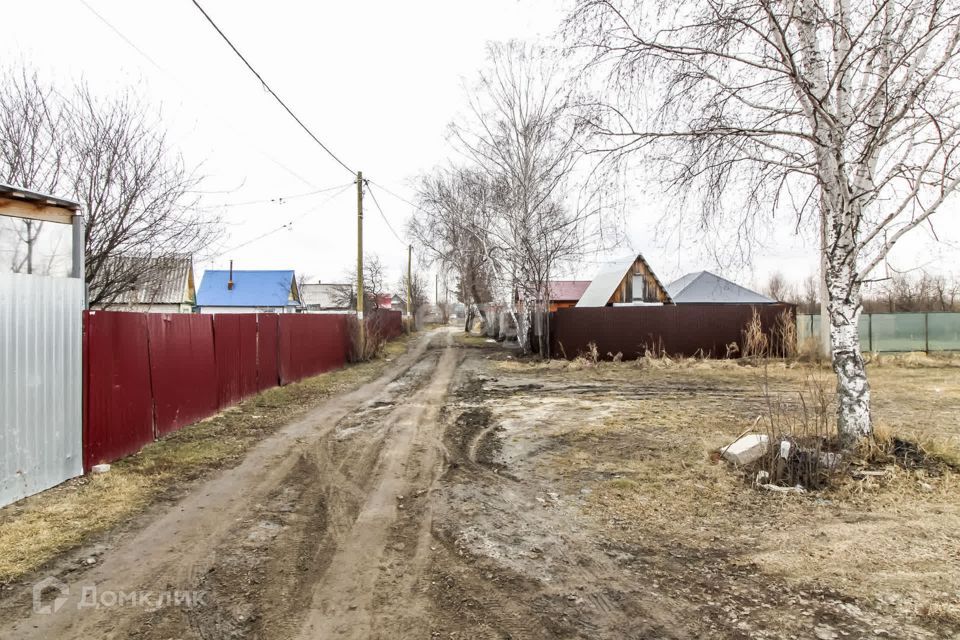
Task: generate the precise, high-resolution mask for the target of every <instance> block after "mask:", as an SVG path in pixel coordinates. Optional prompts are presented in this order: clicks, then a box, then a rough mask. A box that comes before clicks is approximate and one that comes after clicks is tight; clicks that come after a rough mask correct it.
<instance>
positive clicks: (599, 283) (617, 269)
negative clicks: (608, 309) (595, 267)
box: [577, 254, 670, 307]
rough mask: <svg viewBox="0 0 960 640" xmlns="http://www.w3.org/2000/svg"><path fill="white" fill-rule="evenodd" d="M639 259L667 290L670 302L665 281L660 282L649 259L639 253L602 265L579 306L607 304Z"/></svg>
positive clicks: (668, 299) (668, 298)
mask: <svg viewBox="0 0 960 640" xmlns="http://www.w3.org/2000/svg"><path fill="white" fill-rule="evenodd" d="M637 260H641V261H643V264H644V265H646V267H647V270H648V271H650V275H652V276H653V279H654V280H655V281H656V282H657V284H658V285H660V287H661V288H662V289H663V290H664V291H666V292H667V296H668V297H667V302H668V303H669V302H670V291H669V290H668V289H667V288H666V287H664V286H663V283H661V282H660V279H659V278H657V274H655V273H654V272H653V269H651V268H650V265H649V264H647V261H646V260H644V258H643V254H637V255H635V256H627V257H624V258H620V259H618V260H614V261H613V262H610V263H608V264H606V265H604V266H602V267H601V268H600V271H599V272H598V273H597V275H596V276H594V278H593V281H592V282H591V283H590V286H589V287H587V290H586V291H584V292H583V295H582V296H580V300H578V301H577V306H578V307H605V306H607V303H608V302H610V298H611V297H613V294H614V292H615V291H616V290H617V287H618V286H620V283H621V282H622V281H623V279H624V277H625V276H626V275H627V273H628V272H629V271H630V269H631V268H632V267H633V263H634V262H636V261H637Z"/></svg>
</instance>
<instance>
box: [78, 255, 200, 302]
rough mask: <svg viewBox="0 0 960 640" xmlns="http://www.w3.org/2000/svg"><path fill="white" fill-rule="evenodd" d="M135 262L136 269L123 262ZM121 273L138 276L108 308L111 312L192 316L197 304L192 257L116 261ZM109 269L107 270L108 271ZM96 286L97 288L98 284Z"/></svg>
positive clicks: (132, 258) (120, 259)
mask: <svg viewBox="0 0 960 640" xmlns="http://www.w3.org/2000/svg"><path fill="white" fill-rule="evenodd" d="M128 261H135V262H137V263H138V264H136V265H133V266H131V265H124V264H120V263H123V262H128ZM113 264H115V265H117V266H118V269H119V272H120V273H124V274H127V273H136V274H139V275H137V276H136V278H135V280H134V281H133V282H132V283H131V284H130V288H129V289H128V290H126V291H124V292H123V293H121V294H120V296H119V297H118V298H117V299H116V300H114V301H113V302H111V303H110V304H108V305H102V306H100V307H99V308H101V309H108V310H110V311H147V312H153V313H191V312H192V311H193V308H194V306H195V305H196V301H197V292H196V288H195V286H194V280H193V260H192V259H191V258H190V256H166V257H160V258H146V257H134V256H123V257H118V258H114V261H113ZM109 268H110V267H109V265H108V267H107V270H109ZM93 286H96V285H95V284H94V285H93Z"/></svg>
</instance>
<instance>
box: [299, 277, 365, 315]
mask: <svg viewBox="0 0 960 640" xmlns="http://www.w3.org/2000/svg"><path fill="white" fill-rule="evenodd" d="M354 295H355V292H354V288H353V285H350V284H346V283H342V282H341V283H330V282H311V283H306V282H305V283H303V284H301V285H300V297H301V300H302V301H303V308H304V310H305V311H307V312H308V313H342V312H344V311H353V310H355V306H356V303H353V304H351V301H352V300H353V296H354Z"/></svg>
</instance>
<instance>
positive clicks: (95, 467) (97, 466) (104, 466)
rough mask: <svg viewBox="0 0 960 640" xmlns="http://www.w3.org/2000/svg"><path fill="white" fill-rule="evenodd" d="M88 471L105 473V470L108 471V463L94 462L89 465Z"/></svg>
mask: <svg viewBox="0 0 960 640" xmlns="http://www.w3.org/2000/svg"><path fill="white" fill-rule="evenodd" d="M90 471H92V472H93V473H106V472H107V471H110V465H108V464H95V465H93V466H92V467H90Z"/></svg>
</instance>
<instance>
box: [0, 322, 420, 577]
mask: <svg viewBox="0 0 960 640" xmlns="http://www.w3.org/2000/svg"><path fill="white" fill-rule="evenodd" d="M408 344H409V338H408V337H406V336H404V337H402V338H400V339H398V340H395V341H393V342H390V343H388V344H387V345H386V346H385V348H384V356H383V357H381V358H379V359H377V360H372V361H369V362H364V363H361V364H355V365H348V366H347V367H344V368H343V369H339V370H337V371H331V372H328V373H324V374H321V375H318V376H315V377H313V378H309V379H307V380H304V381H302V382H299V383H295V384H291V385H287V386H285V387H276V388H273V389H269V390H267V391H265V392H263V393H261V394H259V395H257V396H254V397H253V398H250V399H248V400H247V401H245V402H243V403H242V404H240V405H238V406H236V407H232V408H230V409H228V410H226V411H224V412H223V413H220V414H218V415H216V416H213V417H211V418H208V419H206V420H203V421H201V422H199V423H197V424H194V425H190V426H188V427H185V428H183V429H181V430H180V431H177V432H175V433H173V434H171V435H170V436H168V437H166V438H164V439H162V440H159V441H157V442H154V443H152V444H150V445H148V446H146V447H144V448H143V450H141V451H140V452H139V453H137V454H136V455H133V456H130V457H128V458H125V459H123V460H120V461H117V462H116V463H114V464H113V467H112V468H111V470H110V472H109V473H106V474H102V475H89V476H85V477H82V478H77V479H75V480H71V481H69V482H66V483H64V484H62V485H60V486H58V487H55V488H53V489H50V490H49V491H46V492H43V493H41V494H38V495H35V496H31V497H29V498H26V499H24V500H21V501H20V502H17V503H15V504H12V505H9V506H7V507H4V508H3V509H0V584H2V583H6V582H10V581H12V580H15V579H17V578H19V577H20V576H22V575H24V574H26V573H28V572H30V571H32V570H34V569H37V568H38V567H40V566H41V565H43V564H44V563H46V562H47V561H49V560H51V559H52V558H54V557H56V556H57V555H59V554H61V553H63V552H65V551H68V550H70V549H73V548H75V547H77V546H78V545H81V544H83V543H84V542H85V541H86V540H88V539H89V538H90V536H91V535H92V534H95V533H97V532H100V531H104V530H106V529H109V528H110V527H113V526H116V525H118V524H122V523H125V522H128V521H129V520H130V519H131V518H133V517H135V516H136V515H137V514H139V513H141V512H142V511H144V510H145V509H146V508H147V507H148V506H150V505H151V504H153V503H155V502H156V501H158V500H161V499H163V498H164V497H171V496H174V495H176V492H177V491H178V490H179V489H182V488H183V486H184V484H185V483H186V482H189V481H190V480H193V479H196V478H198V477H200V476H203V475H204V474H206V473H208V472H210V471H212V470H215V469H221V468H224V467H229V466H232V465H233V464H235V463H237V462H238V461H239V460H240V459H241V458H242V456H243V454H244V453H245V452H246V451H247V450H248V449H249V448H250V447H251V446H253V445H254V444H256V443H257V442H259V441H260V440H262V439H263V438H264V437H266V436H268V435H269V434H270V433H272V432H273V431H275V430H276V429H278V428H279V427H281V426H283V425H284V424H287V423H288V422H290V421H291V420H293V419H295V418H296V417H297V416H299V415H302V414H303V413H305V412H306V411H307V410H308V409H310V408H311V407H313V406H315V405H316V404H317V403H318V402H320V401H321V400H323V399H324V398H327V397H329V396H331V395H334V394H337V393H341V392H343V391H345V390H348V389H351V388H354V387H356V386H359V385H360V384H363V383H364V382H367V381H369V380H372V379H374V378H376V377H377V376H378V375H380V374H381V373H382V372H383V370H384V369H385V368H386V366H387V364H388V362H389V360H390V359H392V358H394V357H396V356H397V355H399V354H401V353H403V352H405V351H406V349H407V346H408Z"/></svg>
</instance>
